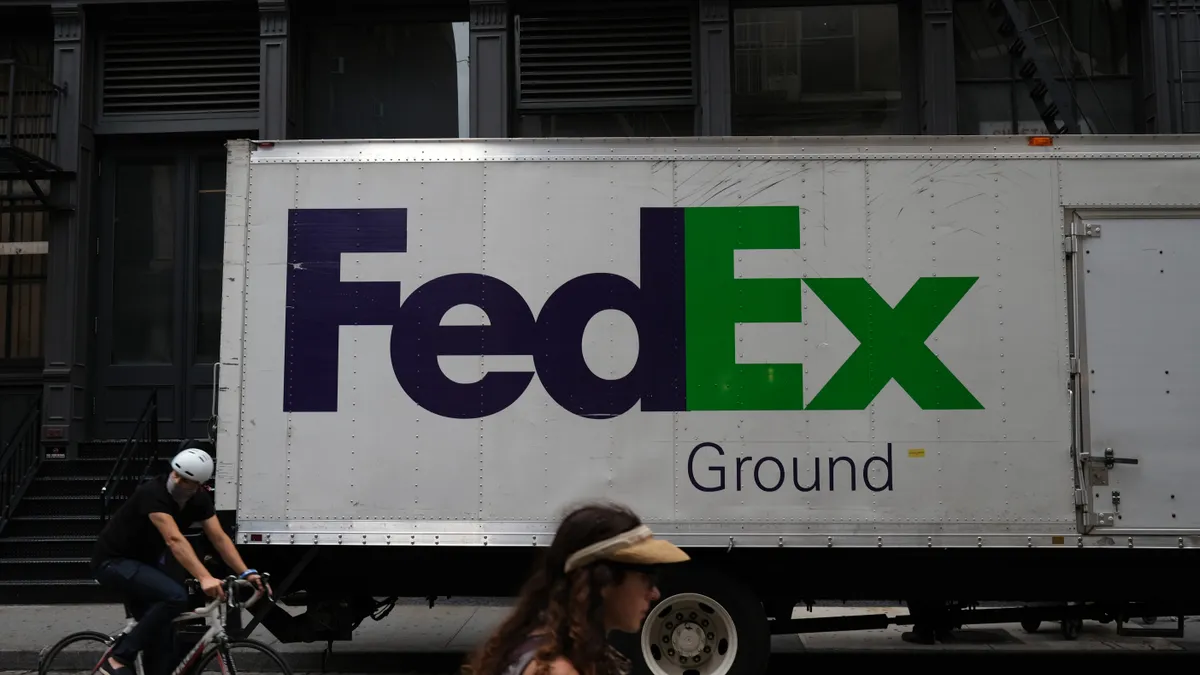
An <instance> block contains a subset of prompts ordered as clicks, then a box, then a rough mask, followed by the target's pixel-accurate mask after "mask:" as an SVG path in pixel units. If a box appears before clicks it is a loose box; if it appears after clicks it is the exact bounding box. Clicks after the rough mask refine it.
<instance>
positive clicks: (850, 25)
mask: <svg viewBox="0 0 1200 675" xmlns="http://www.w3.org/2000/svg"><path fill="white" fill-rule="evenodd" d="M732 79H733V133H734V134H735V135H751V136H766V135H780V136H813V135H854V134H894V133H899V132H900V131H901V124H902V121H901V108H900V103H901V85H900V27H899V16H898V11H897V8H896V6H895V5H837V6H805V7H783V8H754V9H750V8H746V9H738V10H735V11H734V14H733V75H732Z"/></svg>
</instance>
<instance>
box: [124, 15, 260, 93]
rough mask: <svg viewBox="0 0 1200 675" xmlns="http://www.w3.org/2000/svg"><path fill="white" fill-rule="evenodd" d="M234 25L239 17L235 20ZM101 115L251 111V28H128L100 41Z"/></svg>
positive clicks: (254, 66)
mask: <svg viewBox="0 0 1200 675" xmlns="http://www.w3.org/2000/svg"><path fill="white" fill-rule="evenodd" d="M238 18H241V17H238ZM103 67H104V77H103V87H104V89H103V98H102V110H103V113H104V115H106V116H111V115H160V114H179V113H187V114H212V113H238V112H254V111H256V110H258V89H259V42H258V23H257V21H240V20H237V21H235V20H231V19H230V18H229V17H218V18H209V17H180V18H179V19H177V20H175V21H172V22H169V23H168V22H154V23H150V22H145V21H132V22H125V23H122V24H119V25H117V26H114V27H113V29H111V30H110V31H108V32H106V34H105V36H104V61H103Z"/></svg>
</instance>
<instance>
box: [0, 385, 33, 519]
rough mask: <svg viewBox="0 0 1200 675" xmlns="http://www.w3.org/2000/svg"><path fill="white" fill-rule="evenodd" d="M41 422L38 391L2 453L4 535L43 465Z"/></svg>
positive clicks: (0, 491) (0, 495) (0, 499)
mask: <svg viewBox="0 0 1200 675" xmlns="http://www.w3.org/2000/svg"><path fill="white" fill-rule="evenodd" d="M41 420H42V394H41V392H38V394H37V396H35V397H34V398H33V400H32V401H30V403H29V407H28V408H27V409H26V411H25V415H24V417H22V418H21V422H20V424H18V425H17V428H16V429H14V430H13V433H12V435H11V436H9V438H8V440H7V441H6V442H5V444H4V448H3V450H0V532H3V531H4V526H5V525H7V524H8V521H9V520H10V519H11V518H12V515H13V513H14V512H15V511H16V508H17V503H18V502H20V501H21V497H22V496H24V494H25V490H27V489H28V488H29V484H30V483H31V482H33V477H34V476H35V475H37V471H38V468H39V467H40V466H41V464H42V453H41V446H40V444H39V443H38V441H39V438H38V436H39V434H38V431H39V430H40V428H41Z"/></svg>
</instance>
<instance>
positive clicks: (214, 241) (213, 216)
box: [193, 158, 225, 363]
mask: <svg viewBox="0 0 1200 675" xmlns="http://www.w3.org/2000/svg"><path fill="white" fill-rule="evenodd" d="M199 174H200V175H199V190H198V194H197V197H196V303H195V305H194V312H195V316H194V317H193V321H194V322H195V331H196V347H195V349H196V351H195V358H194V359H193V363H216V362H217V359H218V358H220V348H221V261H222V259H223V252H224V242H225V162H224V161H223V160H222V159H220V158H214V159H205V160H201V162H200V171H199Z"/></svg>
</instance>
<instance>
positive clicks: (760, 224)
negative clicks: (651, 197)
mask: <svg viewBox="0 0 1200 675" xmlns="http://www.w3.org/2000/svg"><path fill="white" fill-rule="evenodd" d="M799 247H800V209H799V208H798V207H795V206H755V207H716V208H711V207H706V208H689V209H687V210H686V211H685V213H684V259H685V270H686V271H685V273H684V275H685V281H684V283H685V287H686V296H687V299H686V305H687V310H686V311H687V326H686V329H685V334H686V340H687V348H686V349H687V404H688V405H687V407H688V409H689V410H802V409H803V408H804V386H803V377H804V366H802V365H800V364H738V363H736V358H737V341H736V337H735V334H734V325H735V324H738V323H760V322H770V323H776V322H798V321H800V291H801V285H800V284H801V282H800V280H799V279H736V278H734V276H733V273H734V255H735V253H734V252H735V251H737V250H739V249H776V248H783V249H794V248H799Z"/></svg>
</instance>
